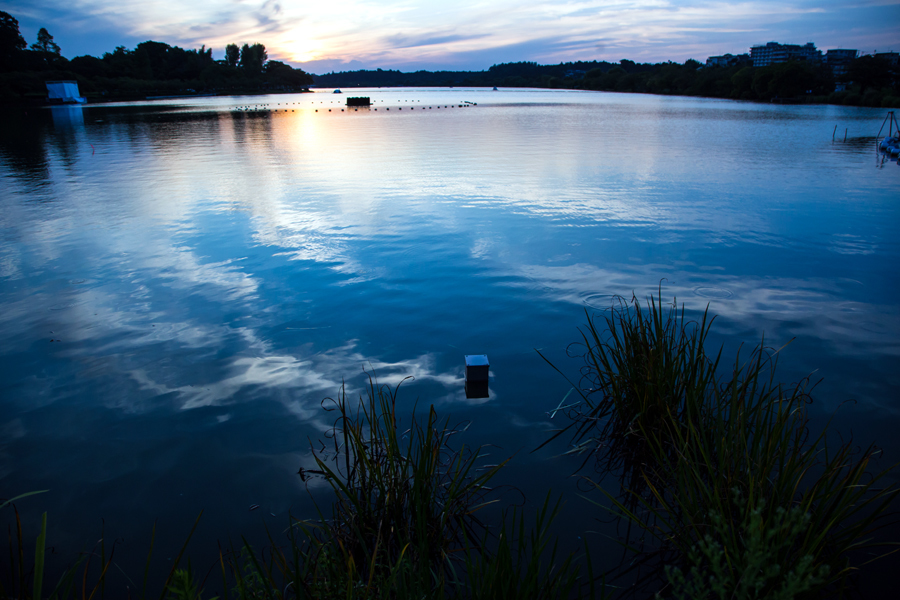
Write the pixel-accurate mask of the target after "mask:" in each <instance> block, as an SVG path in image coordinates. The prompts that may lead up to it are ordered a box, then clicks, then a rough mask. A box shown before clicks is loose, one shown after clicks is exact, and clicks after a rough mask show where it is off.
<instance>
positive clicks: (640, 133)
mask: <svg viewBox="0 0 900 600" xmlns="http://www.w3.org/2000/svg"><path fill="white" fill-rule="evenodd" d="M354 93H356V90H354ZM360 93H361V94H364V95H369V96H371V98H372V100H373V103H374V104H373V108H372V109H360V110H358V111H354V110H352V109H350V110H347V109H345V108H344V101H345V97H346V96H347V95H348V94H344V95H343V96H339V95H335V94H331V93H323V92H319V93H315V94H305V95H283V96H277V95H273V96H264V97H228V98H202V99H191V100H168V101H159V102H154V103H152V104H147V103H145V104H116V105H108V106H88V107H85V108H81V107H77V108H60V109H54V110H52V111H51V110H49V109H41V110H38V109H33V110H29V111H28V113H27V114H24V113H21V112H15V111H14V112H11V113H8V114H7V115H6V116H5V117H3V122H2V129H0V131H2V133H0V180H2V187H0V333H2V336H0V496H5V497H9V496H14V495H16V494H19V493H22V492H27V491H31V490H43V489H48V490H50V491H49V492H47V493H45V494H43V495H40V496H36V497H34V498H31V499H28V500H24V501H21V502H19V503H18V505H19V508H20V510H22V512H23V516H24V518H25V524H26V526H28V527H30V531H32V532H35V534H36V529H35V527H36V525H35V524H36V522H37V519H38V518H39V515H40V513H41V512H43V511H45V510H46V511H48V513H49V524H50V544H51V545H53V546H54V547H55V548H56V549H57V550H58V551H59V552H62V553H66V552H74V550H77V549H80V548H90V547H92V545H93V544H94V542H96V540H97V539H98V538H99V537H100V535H101V531H102V530H103V528H104V527H105V531H106V535H107V536H108V537H109V538H113V537H115V538H116V539H118V540H119V547H120V549H119V550H117V552H119V553H120V556H121V557H122V558H121V560H122V561H123V564H124V565H126V567H128V568H132V569H134V567H135V565H136V566H137V570H136V571H135V570H132V571H131V572H132V573H136V574H135V575H133V577H139V576H140V573H141V572H142V571H141V569H142V565H143V560H144V558H145V556H146V551H147V548H148V547H149V540H150V530H151V527H152V523H153V522H154V520H156V522H157V529H158V532H159V533H158V536H159V537H158V540H157V544H159V548H162V550H159V551H158V552H159V553H160V554H159V556H160V561H161V562H162V565H161V566H159V567H158V568H159V569H162V570H166V569H167V568H168V566H167V565H166V564H165V560H166V558H170V557H171V556H172V555H173V554H174V552H176V551H177V547H178V545H179V544H180V542H181V541H183V539H184V537H185V535H186V534H187V531H188V530H189V529H190V526H191V524H192V523H193V521H194V518H195V517H196V516H197V514H198V512H199V511H200V510H201V509H203V510H204V511H205V512H204V516H203V518H202V520H201V525H200V528H199V529H198V534H197V537H195V539H194V541H192V549H193V550H194V551H195V552H196V556H197V559H196V562H195V565H199V566H202V568H203V569H205V568H206V567H207V563H206V562H204V560H205V559H204V557H207V558H208V557H211V556H213V555H214V554H217V550H216V548H215V541H216V540H223V541H225V542H226V543H227V540H228V539H229V538H231V539H232V540H234V539H239V535H240V534H241V533H245V534H248V535H250V536H251V537H253V536H257V535H260V536H261V534H260V532H261V531H262V528H261V525H260V523H261V522H262V521H266V522H268V523H269V524H270V526H276V525H277V526H280V525H282V524H284V523H285V522H286V519H287V515H288V513H289V512H293V513H294V514H297V515H303V514H310V511H311V510H312V508H311V506H312V504H311V500H310V499H309V497H308V495H307V493H306V488H305V486H304V485H303V483H302V482H301V481H300V479H299V477H298V476H297V475H296V472H297V470H298V467H300V466H301V465H304V466H310V464H311V463H310V455H309V452H308V448H309V439H313V440H315V439H318V438H320V437H321V436H322V435H323V433H324V432H325V431H326V430H327V429H328V428H329V427H330V425H331V423H332V418H333V417H332V415H331V414H330V413H326V412H324V411H323V410H322V408H321V402H322V400H323V398H325V397H327V396H335V395H336V394H337V393H338V390H339V388H340V386H341V383H342V382H344V381H345V382H346V384H347V386H348V389H350V390H351V391H353V392H354V393H358V392H359V391H360V390H362V388H363V384H364V382H365V373H364V370H366V371H368V372H369V373H374V374H375V375H376V376H377V378H378V381H379V382H381V383H387V384H392V385H396V384H397V383H398V382H399V381H400V380H401V379H402V378H404V377H406V376H413V377H415V381H412V382H406V383H404V384H403V386H402V387H401V392H400V398H401V401H402V402H403V403H404V406H405V407H408V408H409V409H411V407H412V406H413V404H414V403H415V402H416V401H418V406H419V409H420V411H421V410H424V408H427V405H428V404H431V403H433V404H435V405H436V406H437V410H438V411H439V413H440V414H441V415H443V416H448V417H450V418H451V421H452V422H454V423H455V422H460V421H470V422H471V427H470V429H469V431H468V432H466V433H465V439H462V440H461V441H464V442H466V443H467V444H470V445H479V444H486V443H490V444H494V445H495V446H496V447H495V448H493V449H492V451H491V452H492V454H493V455H494V457H496V458H498V459H499V458H506V457H508V456H512V455H514V458H513V460H512V461H511V463H510V466H509V467H508V468H507V469H506V471H505V472H504V473H503V474H502V475H501V476H500V481H501V482H505V483H509V484H511V485H515V486H517V487H518V488H519V489H521V490H522V491H523V492H524V493H525V496H526V497H527V502H528V503H530V504H538V503H540V502H541V501H542V500H543V497H544V495H545V494H546V492H547V489H548V488H549V487H552V488H553V489H554V490H555V491H557V492H564V493H565V494H566V495H567V503H568V504H567V510H566V518H565V519H563V522H561V523H560V532H561V535H563V536H564V537H565V536H568V538H567V539H570V538H575V537H577V536H578V535H581V534H582V533H583V532H584V531H585V530H587V529H597V528H599V527H601V526H600V525H595V524H594V521H593V520H594V519H595V518H596V517H602V516H603V515H600V514H598V510H597V509H596V508H595V507H592V506H591V505H589V504H588V503H587V502H585V501H584V500H582V499H581V498H579V497H578V496H577V494H576V493H575V492H576V490H575V484H574V482H573V480H571V479H570V478H569V477H568V476H569V475H570V474H571V472H572V469H573V465H574V463H573V462H572V461H566V460H564V459H559V458H554V456H555V455H556V454H557V453H559V452H561V451H563V450H564V445H563V444H560V445H557V446H556V447H555V448H550V449H547V450H546V451H542V452H540V453H535V454H532V453H531V450H532V449H534V448H535V447H536V446H537V445H539V444H540V443H541V442H542V441H544V440H545V439H546V438H547V436H548V435H549V433H548V432H549V430H550V429H551V428H552V427H554V426H556V425H557V423H556V422H555V420H554V421H551V420H550V419H549V417H548V414H547V412H548V411H550V410H552V409H553V408H555V407H556V406H557V404H558V403H559V402H560V400H561V399H562V398H563V396H564V395H565V394H566V391H567V390H568V385H567V384H566V382H565V380H563V379H562V377H560V376H559V375H558V374H557V373H556V372H554V371H553V369H552V368H551V367H550V366H548V365H547V364H546V363H545V362H544V361H543V360H542V359H541V358H540V357H539V356H538V355H537V353H536V351H535V349H539V350H540V351H541V352H542V353H544V354H545V355H546V356H547V357H548V358H549V359H550V360H552V361H553V362H554V363H555V364H556V365H557V366H559V367H560V369H561V370H563V371H565V372H567V373H570V374H572V376H575V375H576V373H577V369H578V367H579V362H578V361H577V360H575V359H571V358H567V356H566V347H567V345H568V344H569V343H571V342H573V341H576V339H577V338H578V331H577V327H578V326H579V325H581V324H582V323H583V322H584V321H585V309H586V308H587V309H588V310H589V311H591V312H599V311H602V310H603V309H605V308H607V307H609V305H610V303H611V301H612V297H613V296H614V295H622V296H626V297H628V298H630V297H631V295H632V293H634V294H635V295H637V296H638V297H641V298H643V297H645V296H646V295H647V294H649V293H652V292H655V291H656V290H657V288H658V287H659V285H660V283H662V293H663V296H664V297H667V298H671V297H673V296H677V298H678V302H679V303H682V302H683V303H684V305H685V306H686V308H687V309H688V311H690V312H691V313H692V314H697V312H698V311H702V310H703V308H704V307H705V306H706V305H707V304H708V305H709V307H710V311H711V312H712V313H714V314H716V315H718V317H717V319H716V321H715V325H714V328H713V332H714V334H713V336H712V338H711V342H712V343H714V344H715V345H716V346H718V345H719V344H724V345H725V347H726V355H729V356H733V353H734V352H735V351H736V350H737V348H738V347H739V345H740V344H747V345H749V346H753V345H755V344H756V343H758V342H759V340H760V339H761V337H762V336H763V335H765V339H766V342H767V343H769V344H771V345H772V346H776V347H780V346H782V345H784V344H785V343H787V342H788V341H790V340H793V341H792V342H791V344H790V345H789V346H788V347H787V348H785V350H784V351H783V353H782V355H783V356H782V358H781V362H780V365H779V369H780V373H781V379H782V380H783V381H786V382H792V381H798V380H799V379H801V378H803V377H804V376H806V375H808V374H810V373H813V374H814V375H813V377H814V379H819V378H824V380H823V381H822V382H821V383H820V384H819V386H818V387H817V388H816V390H815V393H814V398H815V402H814V404H813V405H812V407H811V413H812V415H813V417H814V418H815V419H816V420H817V422H823V421H824V420H825V419H827V418H828V417H830V416H831V415H832V414H837V415H838V417H837V418H836V419H835V425H836V428H837V430H838V431H839V432H840V433H841V434H843V435H845V436H849V435H853V436H854V439H855V440H856V441H858V442H859V444H860V445H862V446H865V445H867V444H868V443H870V442H872V441H875V442H877V443H878V444H879V445H880V446H882V447H883V448H884V449H885V454H886V455H887V456H886V458H885V459H884V460H883V461H882V463H883V464H882V465H881V466H882V467H886V466H887V465H888V464H891V463H894V462H897V461H900V437H898V436H897V433H896V432H897V430H898V426H900V400H898V389H900V368H898V366H900V361H898V355H900V277H898V270H897V269H898V265H900V193H898V188H900V167H898V165H897V164H895V163H890V162H882V161H881V159H880V158H879V156H878V155H877V154H876V152H875V150H874V143H873V136H874V135H875V134H876V133H877V132H878V129H879V126H880V125H881V123H882V121H883V119H884V116H885V111H884V110H881V109H865V108H851V107H835V106H771V105H765V104H753V103H743V102H731V101H722V100H708V99H693V98H678V97H659V96H645V95H628V94H612V93H596V92H571V91H547V90H500V91H489V90H484V89H439V90H432V89H383V90H382V89H377V90H364V91H361V92H360ZM467 102H471V103H475V104H472V105H470V104H467ZM342 108H343V110H342ZM835 127H836V131H837V133H836V138H835V139H836V141H832V136H833V134H834V132H835ZM845 131H846V136H847V140H846V141H844V135H845ZM466 354H487V355H488V357H489V359H490V363H491V375H492V378H491V380H490V395H489V397H488V398H485V399H469V398H466V395H465V392H464V387H463V376H464V355H466ZM849 400H853V401H855V402H852V403H851V402H847V401H849ZM836 411H837V412H836ZM559 419H560V417H557V419H556V420H559ZM560 424H562V423H560ZM322 498H327V497H326V496H322ZM252 505H259V507H260V508H259V509H258V510H254V511H250V510H249V508H250V507H251V506H252ZM8 516H9V515H4V519H7V518H8ZM3 523H6V521H5V520H4V521H3ZM273 524H274V525H273ZM254 539H262V538H261V537H256V538H254ZM204 553H206V554H204ZM129 556H130V557H131V558H128V557H129ZM884 564H885V565H886V564H888V563H884ZM892 564H894V565H896V561H895V563H892ZM892 568H893V567H892ZM126 570H127V569H126ZM884 572H885V571H884V567H879V568H877V569H875V570H874V571H873V570H870V571H868V572H867V573H868V574H867V576H866V577H865V578H864V579H865V580H866V581H863V582H862V585H875V584H874V583H872V582H875V581H877V580H878V579H879V577H880V575H881V574H882V573H884Z"/></svg>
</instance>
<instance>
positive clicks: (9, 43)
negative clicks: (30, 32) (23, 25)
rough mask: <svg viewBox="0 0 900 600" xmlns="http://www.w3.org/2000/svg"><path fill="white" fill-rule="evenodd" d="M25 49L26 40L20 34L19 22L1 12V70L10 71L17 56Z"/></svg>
mask: <svg viewBox="0 0 900 600" xmlns="http://www.w3.org/2000/svg"><path fill="white" fill-rule="evenodd" d="M24 49H25V38H23V37H22V34H21V33H19V22H18V21H17V20H16V18H15V17H13V16H12V15H10V14H9V13H5V12H3V11H2V10H0V70H4V71H6V70H10V69H12V67H13V65H14V64H15V62H16V58H17V55H18V54H19V53H20V52H21V51H22V50H24Z"/></svg>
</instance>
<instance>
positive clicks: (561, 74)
mask: <svg viewBox="0 0 900 600" xmlns="http://www.w3.org/2000/svg"><path fill="white" fill-rule="evenodd" d="M37 37H38V39H37V41H36V42H35V43H33V44H31V46H28V45H27V43H26V41H25V39H24V38H23V37H22V35H21V33H20V32H19V24H18V21H17V20H16V19H15V18H14V17H13V16H12V15H9V14H7V13H5V12H2V11H0V103H5V104H41V103H43V102H45V101H46V97H47V92H46V89H45V86H44V82H45V81H48V80H74V81H77V82H78V84H79V88H80V90H81V93H82V94H83V95H84V96H85V97H86V98H87V99H88V101H89V102H103V101H110V100H135V99H144V98H146V97H148V96H164V95H219V94H221V95H225V94H260V93H272V92H300V91H307V90H308V88H309V87H310V86H313V85H315V86H318V87H341V88H342V87H350V88H352V87H438V86H441V87H443V86H473V87H513V88H522V87H533V88H548V89H581V90H596V91H614V92H628V93H649V94H662V95H680V96H701V97H712V98H730V99H736V100H756V101H766V102H769V101H774V102H783V103H798V104H800V103H802V104H817V103H818V104H822V103H828V104H845V105H851V106H873V107H900V76H898V69H897V67H896V66H895V65H891V64H890V63H888V62H887V61H886V60H884V59H882V58H880V57H875V56H861V57H859V58H856V59H854V60H853V61H851V62H850V64H849V65H848V67H847V69H846V72H845V73H844V74H843V75H841V76H838V77H836V76H835V75H834V73H833V72H832V70H831V69H830V68H829V67H828V66H827V65H824V64H819V63H815V62H807V61H790V62H786V63H780V64H774V65H769V66H766V67H758V68H754V67H752V66H744V65H735V66H729V67H721V66H715V67H709V66H703V65H701V64H700V63H699V62H697V61H695V60H687V61H685V62H684V63H683V64H681V63H675V62H671V61H669V62H663V63H654V64H651V63H637V62H634V61H631V60H625V59H623V60H621V61H619V62H618V63H611V62H606V61H577V62H567V63H560V64H558V65H539V64H537V63H535V62H514V63H504V64H498V65H494V66H492V67H490V68H489V69H487V70H483V71H416V72H411V73H404V72H401V71H398V70H390V69H388V70H383V69H374V70H357V71H344V72H337V73H335V72H332V73H326V74H321V75H313V74H309V73H306V72H305V71H303V70H302V69H296V68H293V67H291V66H290V65H287V64H285V63H283V62H281V61H277V60H268V54H267V52H266V48H265V46H264V45H263V44H260V43H256V44H252V45H251V44H244V45H243V46H242V47H238V45H237V44H229V45H228V46H227V47H226V50H225V58H224V59H223V60H214V59H213V57H212V49H211V48H206V47H202V48H200V49H199V50H197V49H194V50H185V49H183V48H179V47H178V46H170V45H169V44H166V43H163V42H156V41H146V42H142V43H140V44H138V45H137V46H136V47H135V48H134V49H131V50H129V49H127V48H125V47H124V46H118V47H116V48H115V50H113V51H112V52H107V53H105V54H104V55H103V56H102V57H99V58H98V57H95V56H76V57H74V58H72V59H67V58H65V57H64V56H63V55H62V51H61V48H60V47H59V46H58V45H57V44H56V43H55V42H54V40H53V36H52V35H51V34H50V33H49V32H48V31H47V30H46V29H43V28H42V29H41V30H40V31H39V33H38V36H37ZM838 87H840V88H843V89H841V90H840V91H835V90H836V89H837V88H838Z"/></svg>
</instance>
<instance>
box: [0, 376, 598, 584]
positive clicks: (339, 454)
mask: <svg viewBox="0 0 900 600" xmlns="http://www.w3.org/2000/svg"><path fill="white" fill-rule="evenodd" d="M398 389H399V386H398V388H394V389H390V388H387V387H380V386H378V385H377V384H376V383H375V382H374V381H372V380H371V379H370V381H369V385H368V393H367V396H366V398H360V399H359V402H352V403H351V402H349V401H348V399H347V396H346V394H345V391H344V389H343V388H342V389H341V393H340V395H339V396H338V398H337V399H336V400H331V401H329V402H328V404H326V406H327V407H328V409H329V410H333V411H334V412H335V414H336V420H335V424H334V427H333V429H332V430H331V431H330V432H329V435H328V436H327V438H328V440H329V445H328V446H325V445H321V446H315V445H314V446H313V447H312V454H313V458H314V460H315V463H316V466H315V468H314V469H310V470H301V476H302V477H304V479H306V477H307V475H310V476H318V477H321V478H324V480H325V481H326V482H327V483H328V485H329V486H330V488H331V491H332V492H333V498H332V502H331V508H330V510H320V511H319V516H318V518H316V519H313V520H306V521H293V522H291V523H290V526H289V527H288V528H287V530H286V539H282V540H281V541H280V542H278V541H276V538H275V537H273V536H272V535H269V538H268V540H269V544H268V545H267V546H266V547H265V548H263V549H256V548H253V547H251V546H250V544H249V543H248V542H247V540H246V539H243V538H242V540H241V541H242V543H241V544H240V545H239V546H238V547H236V548H235V547H232V548H230V549H229V550H220V552H219V560H218V565H217V570H220V571H221V576H222V590H223V594H222V597H224V598H242V599H243V598H254V599H256V598H268V599H279V600H280V599H283V598H310V599H312V598H315V599H323V600H327V599H331V598H354V599H381V598H385V599H386V598H391V599H394V598H416V599H428V598H435V599H437V598H454V597H456V598H534V599H547V600H549V599H557V598H575V597H583V596H584V595H585V594H588V593H589V594H590V595H591V597H594V582H593V581H592V579H591V578H590V577H588V579H587V580H585V578H584V577H582V576H581V574H580V564H579V563H580V557H578V556H575V555H570V554H565V555H561V553H559V552H558V551H557V546H556V543H555V541H554V540H553V539H552V537H551V534H550V527H551V524H552V522H553V519H554V518H555V517H556V515H557V514H558V512H559V504H558V503H557V504H556V505H555V506H553V507H552V508H551V505H550V502H549V495H548V498H547V501H546V502H545V503H544V505H543V508H542V509H540V510H539V511H538V513H537V518H536V522H535V526H534V528H526V525H525V518H524V513H523V512H521V511H519V510H516V509H514V510H513V512H512V514H511V515H510V516H511V519H508V518H504V519H503V521H502V524H501V526H500V529H499V533H493V532H491V530H490V529H489V528H487V527H485V526H482V524H481V523H480V522H479V521H478V520H477V518H476V513H477V512H478V511H479V510H480V509H481V508H483V507H484V506H486V505H488V504H491V503H492V502H496V500H491V499H489V498H488V496H489V495H490V492H491V490H490V489H489V488H488V487H487V484H488V482H489V481H490V479H491V478H492V477H493V476H494V475H495V474H496V473H497V471H498V470H499V469H500V468H502V466H503V464H505V462H506V461H503V462H502V463H501V464H499V465H492V466H479V467H478V468H476V464H477V463H479V461H480V456H479V449H468V448H466V447H465V446H462V447H460V448H459V449H458V450H455V449H453V448H451V446H450V443H449V442H450V439H451V437H452V436H453V435H454V434H456V433H457V430H455V429H452V428H450V427H449V426H448V425H449V422H448V421H444V422H443V423H441V422H439V421H438V418H437V415H436V413H435V410H434V408H433V407H432V408H430V409H429V411H428V416H427V418H425V419H424V420H419V419H417V418H416V416H415V414H412V415H411V416H410V419H409V423H408V425H407V426H405V428H404V427H402V426H401V423H400V418H399V416H398V413H397V392H398ZM0 508H2V506H0ZM16 518H17V523H18V514H17V515H16ZM198 520H199V517H198ZM509 523H511V525H508V524H509ZM195 527H196V523H195ZM191 533H193V530H192V531H191ZM45 537H46V522H45V525H44V529H43V530H42V533H41V535H40V536H39V538H38V544H37V548H38V550H37V554H36V557H35V563H34V572H35V576H34V584H33V585H30V582H26V581H25V576H26V566H25V565H26V563H28V562H29V561H28V560H26V559H25V557H24V551H23V550H22V547H23V544H22V540H23V538H22V534H21V526H19V528H18V536H17V540H18V553H17V554H16V556H18V563H17V564H18V567H17V570H15V571H13V572H12V577H11V578H10V581H11V582H12V587H11V590H5V589H4V588H2V587H0V598H7V597H9V598H13V597H15V598H22V599H26V598H38V597H40V593H41V583H42V581H41V580H42V575H41V574H40V572H41V567H42V565H43V552H44V548H45ZM190 537H191V536H190V535H189V536H188V538H187V540H186V541H185V543H184V546H183V547H182V549H181V552H179V553H178V555H177V557H176V558H175V560H174V562H173V564H172V565H171V570H170V571H169V575H168V577H167V579H166V581H165V583H164V584H163V589H162V593H161V595H160V600H165V598H178V599H185V600H199V599H200V598H202V597H203V589H204V588H207V587H209V585H208V581H207V578H208V575H207V577H205V578H203V579H202V581H198V578H196V577H195V573H194V571H193V570H192V569H191V564H190V561H188V565H187V568H186V569H182V568H180V567H179V565H180V563H181V559H182V556H183V555H184V552H185V549H186V547H187V543H188V541H189V540H190ZM153 538H155V528H154V536H153ZM153 538H151V541H150V551H149V553H148V556H147V567H146V569H145V572H144V584H143V589H142V591H141V594H140V598H145V597H146V596H147V575H148V572H149V567H150V561H151V557H152V555H153V541H154V539H153ZM10 540H11V541H10V556H11V557H12V556H13V551H14V550H15V548H14V546H13V544H12V537H10ZM551 542H553V543H551ZM94 555H97V552H96V551H95V552H91V553H88V554H84V555H83V557H82V558H81V559H80V560H79V561H78V562H77V563H76V564H75V565H73V566H72V567H71V568H70V569H68V570H67V571H66V573H65V575H64V577H63V579H62V580H61V582H60V586H58V590H61V593H58V594H57V593H54V595H52V596H50V597H51V598H70V597H71V598H81V599H82V600H89V599H91V598H94V597H97V598H100V597H102V596H103V592H104V589H105V587H106V585H107V571H108V569H109V567H110V565H114V563H113V561H112V556H111V555H110V556H109V557H106V555H105V547H104V546H103V544H102V542H101V543H100V548H99V558H100V562H101V567H102V568H101V570H100V572H99V574H98V573H97V569H96V568H95V569H93V570H91V569H89V567H90V558H91V556H94ZM82 565H83V576H80V577H76V575H81V573H80V571H79V569H80V568H82ZM588 575H590V572H588ZM126 577H127V576H126ZM2 581H3V576H2V574H0V583H2ZM89 583H90V585H89ZM79 586H80V589H79ZM29 587H30V588H31V592H32V593H29Z"/></svg>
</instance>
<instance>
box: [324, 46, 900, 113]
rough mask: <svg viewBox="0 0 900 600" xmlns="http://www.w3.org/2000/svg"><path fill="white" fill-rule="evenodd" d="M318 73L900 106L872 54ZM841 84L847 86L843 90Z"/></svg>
mask: <svg viewBox="0 0 900 600" xmlns="http://www.w3.org/2000/svg"><path fill="white" fill-rule="evenodd" d="M314 80H315V84H316V85H317V86H321V87H355V86H362V87H378V86H479V87H492V86H497V87H514V88H522V87H532V88H551V89H554V88H564V89H582V90H598V91H608V92H627V93H646V94H661V95H675V96H704V97H710V98H730V99H735V100H760V101H765V102H769V101H773V100H774V101H777V102H790V103H800V104H805V103H819V104H824V103H829V104H847V105H853V106H886V107H896V106H900V77H898V73H897V71H896V68H892V67H891V65H890V64H889V63H887V62H886V61H884V60H883V59H881V58H876V57H873V56H863V57H860V58H858V59H856V60H855V61H853V62H851V64H850V66H849V68H848V71H847V74H846V75H844V76H841V77H839V78H835V76H834V74H833V73H832V71H831V69H830V67H828V66H827V65H824V64H814V63H807V62H803V61H792V62H787V63H781V64H776V65H770V66H767V67H759V68H754V67H751V66H747V65H736V66H731V67H706V66H703V65H701V64H700V63H699V62H697V61H695V60H688V61H685V63H684V64H679V63H674V62H665V63H656V64H650V63H636V62H633V61H630V60H622V61H620V62H619V63H609V62H605V61H579V62H569V63H560V64H558V65H539V64H537V63H533V62H518V63H505V64H500V65H494V66H492V67H491V68H490V69H488V70H487V71H438V72H430V71H417V72H415V73H401V72H400V71H390V70H381V69H377V70H374V71H373V70H369V71H365V70H363V71H350V72H343V73H329V74H324V75H315V76H314ZM838 83H841V84H843V85H844V87H846V89H845V90H843V91H839V92H836V91H835V89H836V84H838Z"/></svg>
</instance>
